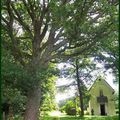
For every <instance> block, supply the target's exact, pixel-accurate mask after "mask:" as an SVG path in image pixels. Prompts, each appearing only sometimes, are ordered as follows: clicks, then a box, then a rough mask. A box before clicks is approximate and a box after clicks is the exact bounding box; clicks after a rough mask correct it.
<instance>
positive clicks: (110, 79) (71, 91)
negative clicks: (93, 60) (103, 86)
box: [55, 63, 118, 103]
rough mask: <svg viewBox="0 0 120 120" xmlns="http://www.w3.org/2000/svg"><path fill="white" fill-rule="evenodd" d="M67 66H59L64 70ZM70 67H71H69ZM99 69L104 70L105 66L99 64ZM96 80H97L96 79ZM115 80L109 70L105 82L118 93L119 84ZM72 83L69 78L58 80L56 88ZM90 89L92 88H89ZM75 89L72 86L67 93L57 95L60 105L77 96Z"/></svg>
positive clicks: (98, 72) (99, 73) (100, 72)
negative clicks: (65, 100) (63, 101)
mask: <svg viewBox="0 0 120 120" xmlns="http://www.w3.org/2000/svg"><path fill="white" fill-rule="evenodd" d="M64 65H66V64H64V63H60V64H58V68H59V69H62V68H63V66H64ZM68 66H69V65H68ZM97 67H100V68H101V69H103V68H102V67H103V65H101V64H100V63H97ZM94 74H98V75H103V73H102V71H100V70H99V71H96V72H95V73H93V75H94ZM94 79H96V78H94ZM114 79H115V77H114V76H113V75H112V73H111V70H108V71H107V72H106V75H105V80H106V81H107V82H108V84H109V85H110V86H111V87H112V88H113V89H114V90H115V91H116V92H117V91H118V84H115V83H113V80H114ZM72 81H74V80H73V79H72V78H71V79H67V78H58V79H57V81H56V86H61V85H67V84H70V83H71V82H72ZM89 87H90V86H89ZM75 89H76V88H75V87H74V86H71V87H70V89H69V90H67V91H65V92H62V93H60V92H58V91H57V94H56V97H55V98H56V102H57V103H58V102H59V101H61V100H64V99H67V98H70V97H73V96H74V95H75Z"/></svg>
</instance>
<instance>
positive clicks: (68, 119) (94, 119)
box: [42, 111, 119, 120]
mask: <svg viewBox="0 0 120 120" xmlns="http://www.w3.org/2000/svg"><path fill="white" fill-rule="evenodd" d="M42 120H119V118H118V116H90V115H85V116H84V117H82V118H81V117H79V116H69V115H66V114H64V113H61V112H60V111H52V112H49V113H48V115H46V116H44V117H43V119H42Z"/></svg>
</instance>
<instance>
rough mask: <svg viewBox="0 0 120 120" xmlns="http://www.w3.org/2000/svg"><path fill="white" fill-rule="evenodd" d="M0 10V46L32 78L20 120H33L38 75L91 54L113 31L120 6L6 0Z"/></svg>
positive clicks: (39, 81) (39, 82)
mask: <svg viewBox="0 0 120 120" xmlns="http://www.w3.org/2000/svg"><path fill="white" fill-rule="evenodd" d="M1 4H2V5H1V6H2V12H1V13H2V16H1V18H2V32H4V34H3V35H2V44H3V45H4V48H5V49H7V50H10V51H11V54H12V55H13V57H14V61H16V62H17V63H18V64H20V65H21V66H22V68H23V70H25V71H26V72H27V74H29V75H30V76H31V77H30V78H31V79H28V81H27V82H25V84H26V86H29V87H27V88H28V89H27V99H28V100H27V104H26V111H25V116H24V119H25V120H28V119H29V120H36V119H37V113H38V110H39V104H40V99H41V88H42V84H43V82H44V79H45V76H43V75H42V74H43V73H44V72H45V71H46V70H47V69H48V66H49V63H50V62H51V61H52V62H55V61H56V60H58V59H59V58H63V59H64V60H65V59H69V58H70V57H73V56H76V55H79V54H90V52H91V51H93V50H95V49H96V46H98V44H100V43H101V42H102V41H103V40H105V38H107V35H108V34H110V33H113V31H114V29H113V26H114V24H113V23H114V18H113V17H112V16H110V13H111V10H112V9H114V10H115V11H116V5H117V4H118V2H117V1H114V2H113V1H107V0H102V1H94V0H90V1H89V2H88V1H86V0H85V1H79V0H75V1H67V0H64V1H57V0H51V1H49V0H47V1H46V0H41V1H35V0H27V1H26V0H20V1H18V0H16V1H14V0H4V1H2V3H1ZM112 18H113V19H112ZM100 19H102V21H100ZM6 38H8V39H6ZM103 38H104V39H103ZM38 74H39V75H38ZM44 75H45V74H44Z"/></svg>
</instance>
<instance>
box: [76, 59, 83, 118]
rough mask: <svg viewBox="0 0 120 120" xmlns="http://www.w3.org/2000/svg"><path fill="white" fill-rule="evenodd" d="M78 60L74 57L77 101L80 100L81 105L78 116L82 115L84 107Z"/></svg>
mask: <svg viewBox="0 0 120 120" xmlns="http://www.w3.org/2000/svg"><path fill="white" fill-rule="evenodd" d="M78 69H79V68H78V60H77V59H76V76H77V86H78V92H79V101H80V107H81V113H80V116H81V117H83V116H84V107H83V94H82V82H81V81H80V78H79V71H78Z"/></svg>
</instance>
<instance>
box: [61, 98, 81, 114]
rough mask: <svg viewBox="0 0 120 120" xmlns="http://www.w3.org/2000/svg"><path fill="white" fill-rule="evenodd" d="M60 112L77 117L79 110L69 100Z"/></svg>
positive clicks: (75, 104)
mask: <svg viewBox="0 0 120 120" xmlns="http://www.w3.org/2000/svg"><path fill="white" fill-rule="evenodd" d="M61 111H62V112H63V111H65V112H66V113H67V115H77V114H79V112H80V108H79V107H78V105H77V103H76V102H75V101H72V100H69V101H67V103H66V104H65V105H64V106H63V107H62V108H61Z"/></svg>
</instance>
